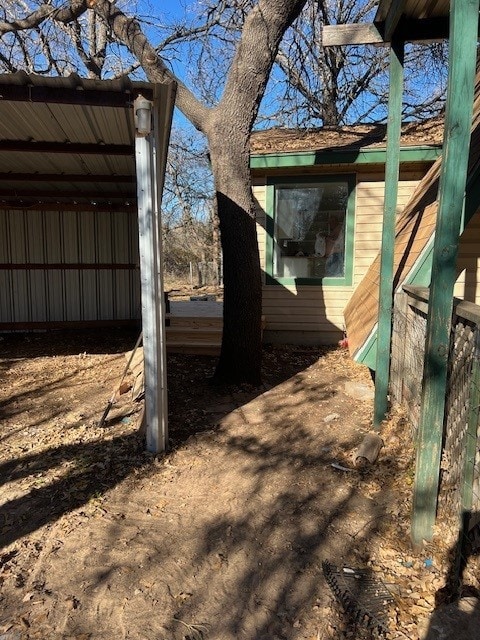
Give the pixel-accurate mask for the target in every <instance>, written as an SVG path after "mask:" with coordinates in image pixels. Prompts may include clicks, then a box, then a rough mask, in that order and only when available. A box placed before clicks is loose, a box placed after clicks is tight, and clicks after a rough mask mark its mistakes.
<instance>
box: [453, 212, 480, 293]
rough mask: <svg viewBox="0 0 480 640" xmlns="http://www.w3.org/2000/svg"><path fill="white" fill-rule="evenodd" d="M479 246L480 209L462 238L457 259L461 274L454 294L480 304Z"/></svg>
mask: <svg viewBox="0 0 480 640" xmlns="http://www.w3.org/2000/svg"><path fill="white" fill-rule="evenodd" d="M479 248H480V211H477V212H476V213H475V215H474V216H473V218H472V219H471V220H470V222H469V224H468V227H467V228H466V229H465V231H464V232H463V233H462V236H461V238H460V246H459V251H458V260H457V270H458V272H459V273H460V275H459V277H458V279H457V282H456V284H455V290H454V295H455V296H456V297H457V298H461V299H462V300H466V301H467V302H474V303H475V304H479V305H480V256H479V253H480V251H479Z"/></svg>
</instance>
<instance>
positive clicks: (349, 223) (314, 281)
mask: <svg viewBox="0 0 480 640" xmlns="http://www.w3.org/2000/svg"><path fill="white" fill-rule="evenodd" d="M338 181H342V182H346V183H347V188H348V201H347V208H346V222H345V266H344V275H343V276H341V277H327V276H324V277H275V276H274V243H275V238H274V234H275V188H276V187H277V186H282V185H289V184H305V185H308V184H315V183H319V182H321V183H333V182H338ZM356 184H357V178H356V175H355V174H350V173H345V174H337V175H328V176H324V175H317V176H300V177H299V176H295V177H282V178H274V177H269V178H267V185H266V194H265V209H266V211H265V213H266V247H265V279H266V282H265V283H266V284H274V285H302V286H303V285H305V286H312V285H313V286H318V285H322V286H336V287H338V286H351V285H352V283H353V250H354V234H355V189H356Z"/></svg>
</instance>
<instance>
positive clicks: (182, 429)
mask: <svg viewBox="0 0 480 640" xmlns="http://www.w3.org/2000/svg"><path fill="white" fill-rule="evenodd" d="M135 340H136V335H135V334H134V333H132V332H127V331H120V330H111V331H108V332H107V331H103V332H100V333H99V332H96V333H92V332H84V333H78V332H76V333H67V332H63V333H54V334H34V335H30V336H10V337H3V339H2V340H1V341H0V348H1V357H0V412H1V430H0V440H1V444H2V448H1V452H0V478H1V482H2V493H1V500H0V536H1V542H2V544H1V549H0V585H1V595H0V639H1V640H23V639H32V640H33V639H41V640H47V639H48V640H56V639H77V640H80V639H81V640H86V639H92V640H93V639H95V640H96V639H104V640H120V639H123V638H125V639H127V638H128V639H131V640H177V639H178V640H181V639H183V640H200V639H204V640H207V639H208V640H234V639H235V640H262V639H263V640H287V639H288V640H290V639H292V640H321V639H324V638H325V639H329V638H360V637H365V638H370V637H374V633H373V631H362V628H363V627H359V628H355V627H354V626H352V622H351V620H350V621H349V620H348V619H347V618H346V617H345V615H344V614H343V613H342V608H341V606H340V605H339V603H338V602H337V601H336V600H335V598H334V596H333V593H332V591H331V589H330V588H329V587H328V585H327V583H326V581H325V578H324V575H323V571H322V563H323V562H325V561H327V562H330V563H332V564H333V565H335V566H337V567H343V566H344V565H348V566H349V567H355V568H366V569H369V570H371V572H372V573H371V579H372V581H373V580H377V579H382V580H383V581H384V582H385V583H388V584H387V586H388V588H389V590H390V591H391V593H392V594H393V599H394V602H393V604H392V605H391V606H388V603H386V602H384V603H383V605H384V606H383V607H381V609H382V614H383V613H384V614H385V621H386V624H387V625H388V627H389V629H390V636H389V637H392V638H393V637H397V638H400V637H401V638H411V639H415V638H418V637H428V639H429V640H433V639H434V638H435V637H437V636H435V635H432V631H431V629H432V628H431V614H432V612H434V610H435V607H436V606H437V605H438V603H439V597H438V595H439V594H441V593H442V589H443V588H444V586H445V581H446V577H447V573H448V570H449V556H448V549H449V545H451V544H452V542H453V541H452V538H451V535H449V534H448V532H445V531H441V532H440V535H439V536H438V539H437V540H436V541H435V544H433V545H431V546H430V547H427V548H425V549H424V550H423V551H422V552H420V553H418V554H417V555H415V554H413V553H412V551H411V549H410V545H409V537H408V528H409V518H410V511H411V487H412V479H413V470H412V469H413V466H412V449H411V444H410V435H409V428H408V426H407V424H406V422H405V420H403V419H402V417H401V416H395V417H394V418H393V419H392V420H391V421H390V422H389V423H388V424H387V425H386V426H385V429H384V431H383V433H382V436H383V438H384V441H385V447H384V449H383V450H382V452H381V455H380V457H379V460H378V462H377V463H376V464H375V465H374V466H373V467H371V468H367V469H363V470H359V469H356V468H355V467H354V466H353V462H352V455H353V452H354V451H355V448H356V447H357V446H358V444H359V443H360V442H361V440H362V437H363V435H364V434H365V433H366V432H367V431H368V430H369V429H370V423H371V413H372V406H371V405H372V401H371V400H359V399H355V398H354V397H353V396H352V395H350V394H347V393H346V390H345V383H346V382H349V381H353V382H354V383H361V384H362V385H367V386H368V385H371V381H370V378H369V375H368V372H367V371H366V370H365V369H364V368H363V367H360V366H357V365H355V364H353V363H352V361H351V360H350V359H349V358H348V356H347V354H346V352H345V351H344V350H342V349H339V348H332V349H320V348H318V347H273V346H266V347H265V353H264V359H263V360H264V365H263V368H264V386H263V387H262V388H260V389H253V388H249V387H235V388H229V389H218V388H215V387H212V386H210V384H209V382H208V378H209V377H210V376H211V374H212V373H213V370H214V366H215V358H209V357H198V356H186V355H181V356H180V355H171V356H169V358H168V376H169V381H168V390H169V435H170V450H169V452H168V453H167V454H166V455H162V456H158V457H155V456H152V455H150V454H148V453H146V452H145V451H144V444H143V441H142V438H141V437H140V436H139V434H138V423H139V416H140V412H141V403H135V402H133V400H132V399H131V396H130V394H129V393H126V394H124V395H123V396H121V397H120V398H119V399H118V402H117V403H116V404H115V405H114V407H113V409H112V411H111V413H110V415H109V418H108V420H107V423H106V425H105V426H104V427H103V428H99V427H98V421H99V419H100V417H101V415H102V413H103V410H104V408H105V405H106V403H107V401H108V400H109V398H110V397H111V394H112V390H113V389H114V388H115V386H116V385H118V382H119V379H120V377H121V373H122V370H123V368H124V366H125V355H124V354H125V352H126V351H128V350H130V349H132V347H133V345H134V343H135ZM332 464H333V465H335V466H332ZM377 604H378V603H377ZM429 629H430V630H429ZM472 637H473V636H472Z"/></svg>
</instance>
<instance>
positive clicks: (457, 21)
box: [411, 0, 479, 546]
mask: <svg viewBox="0 0 480 640" xmlns="http://www.w3.org/2000/svg"><path fill="white" fill-rule="evenodd" d="M478 9H479V0H452V2H451V6H450V44H449V74H448V90H447V106H446V115H445V135H444V147H443V149H444V151H443V163H442V169H441V174H440V185H439V197H438V200H439V204H438V214H437V226H436V231H435V242H434V247H433V258H432V278H431V286H430V302H429V307H428V316H427V336H426V343H425V361H424V371H423V385H422V387H423V389H422V403H421V408H420V422H419V429H418V441H417V453H416V470H415V486H414V498H413V516H412V531H411V537H412V541H413V543H414V544H415V545H416V546H418V545H420V544H421V542H422V540H431V539H432V537H433V525H434V523H435V515H436V507H437V494H438V482H439V471H440V456H441V445H442V437H443V424H444V411H445V394H446V388H447V360H448V351H449V342H450V329H451V318H452V310H453V288H454V284H455V280H456V259H457V251H458V238H459V234H460V225H461V218H462V209H463V200H464V193H465V183H466V175H467V165H468V150H469V141H470V129H471V124H472V106H473V92H474V77H475V63H476V47H477V35H478Z"/></svg>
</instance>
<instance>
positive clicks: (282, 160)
mask: <svg viewBox="0 0 480 640" xmlns="http://www.w3.org/2000/svg"><path fill="white" fill-rule="evenodd" d="M441 155H442V147H441V145H425V146H415V147H403V148H401V149H400V162H435V160H436V159H437V158H438V157H439V156H441ZM386 158H387V150H386V149H354V150H349V151H345V149H330V150H327V151H302V152H300V153H294V152H285V153H265V154H260V153H259V154H252V155H251V156H250V168H251V169H286V168H292V169H293V168H296V167H314V166H321V165H324V164H349V165H352V164H353V165H356V164H385V161H386Z"/></svg>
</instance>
